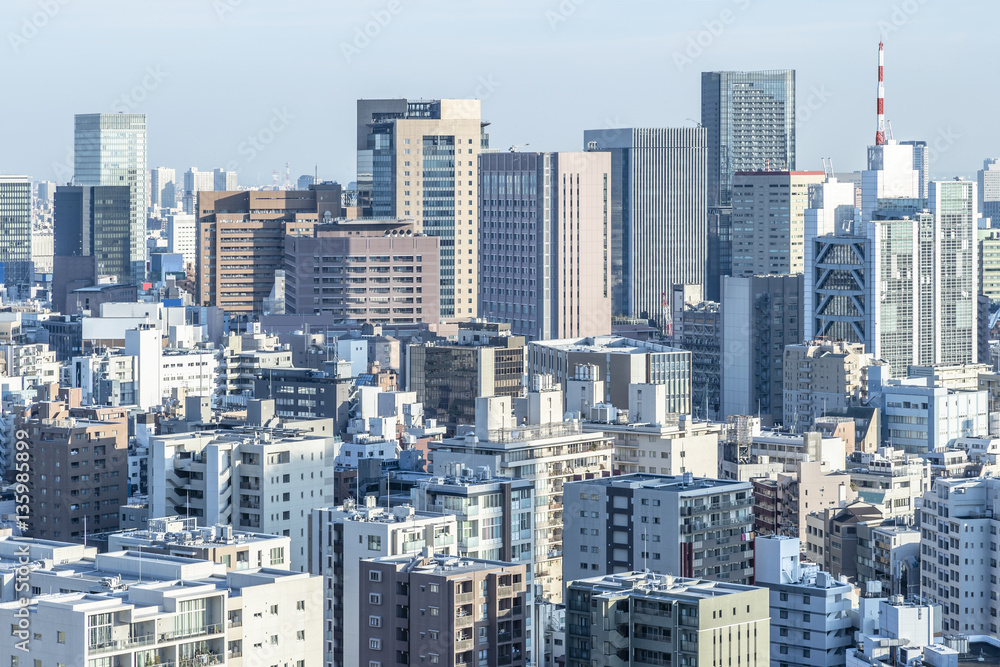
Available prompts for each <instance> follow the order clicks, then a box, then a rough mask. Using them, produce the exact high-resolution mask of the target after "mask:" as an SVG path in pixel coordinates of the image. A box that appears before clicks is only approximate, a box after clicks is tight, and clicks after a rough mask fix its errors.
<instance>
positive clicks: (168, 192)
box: [149, 167, 177, 211]
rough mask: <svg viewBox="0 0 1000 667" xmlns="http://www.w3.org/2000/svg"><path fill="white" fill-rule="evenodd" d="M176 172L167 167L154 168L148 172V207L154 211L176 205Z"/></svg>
mask: <svg viewBox="0 0 1000 667" xmlns="http://www.w3.org/2000/svg"><path fill="white" fill-rule="evenodd" d="M176 189H177V172H176V171H175V170H174V169H171V168H169V167H155V168H153V169H150V170H149V206H150V208H152V209H153V210H154V211H155V210H156V209H162V208H167V209H169V208H173V207H174V206H176V205H177V202H176V201H175V200H176V194H175V193H176Z"/></svg>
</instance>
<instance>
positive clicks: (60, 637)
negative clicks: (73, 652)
mask: <svg viewBox="0 0 1000 667" xmlns="http://www.w3.org/2000/svg"><path fill="white" fill-rule="evenodd" d="M56 643H58V644H65V643H66V633H65V632H63V631H62V630H59V631H57V632H56Z"/></svg>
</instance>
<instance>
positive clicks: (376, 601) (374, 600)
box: [368, 593, 382, 604]
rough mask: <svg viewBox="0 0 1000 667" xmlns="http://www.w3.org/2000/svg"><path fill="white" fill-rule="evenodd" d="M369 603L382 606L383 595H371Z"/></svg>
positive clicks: (369, 595)
mask: <svg viewBox="0 0 1000 667" xmlns="http://www.w3.org/2000/svg"><path fill="white" fill-rule="evenodd" d="M368 602H369V603H370V604H382V595H381V594H380V593H369V594H368Z"/></svg>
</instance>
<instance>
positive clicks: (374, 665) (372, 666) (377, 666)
mask: <svg viewBox="0 0 1000 667" xmlns="http://www.w3.org/2000/svg"><path fill="white" fill-rule="evenodd" d="M368 667H382V662H381V661H380V660H369V661H368Z"/></svg>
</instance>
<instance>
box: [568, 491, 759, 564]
mask: <svg viewBox="0 0 1000 667" xmlns="http://www.w3.org/2000/svg"><path fill="white" fill-rule="evenodd" d="M563 493H564V495H563V523H564V525H565V532H564V537H563V545H564V547H565V551H564V554H565V555H564V558H563V579H564V581H566V582H567V584H568V583H569V582H571V581H576V580H578V579H586V578H587V577H596V576H598V575H606V574H618V573H620V572H633V571H643V570H648V571H651V572H656V573H658V574H673V575H675V576H680V577H695V578H698V579H712V580H715V581H727V582H731V583H739V584H742V583H749V582H750V581H752V580H753V542H752V539H753V537H752V536H753V522H754V518H753V487H752V486H751V484H750V483H749V482H736V481H729V480H718V479H710V478H703V477H694V476H693V475H692V474H691V473H687V474H684V475H678V476H670V475H653V474H642V473H639V474H636V475H618V476H616V477H608V478H599V479H591V480H583V481H574V482H569V483H568V484H566V485H565V486H564V487H563Z"/></svg>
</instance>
